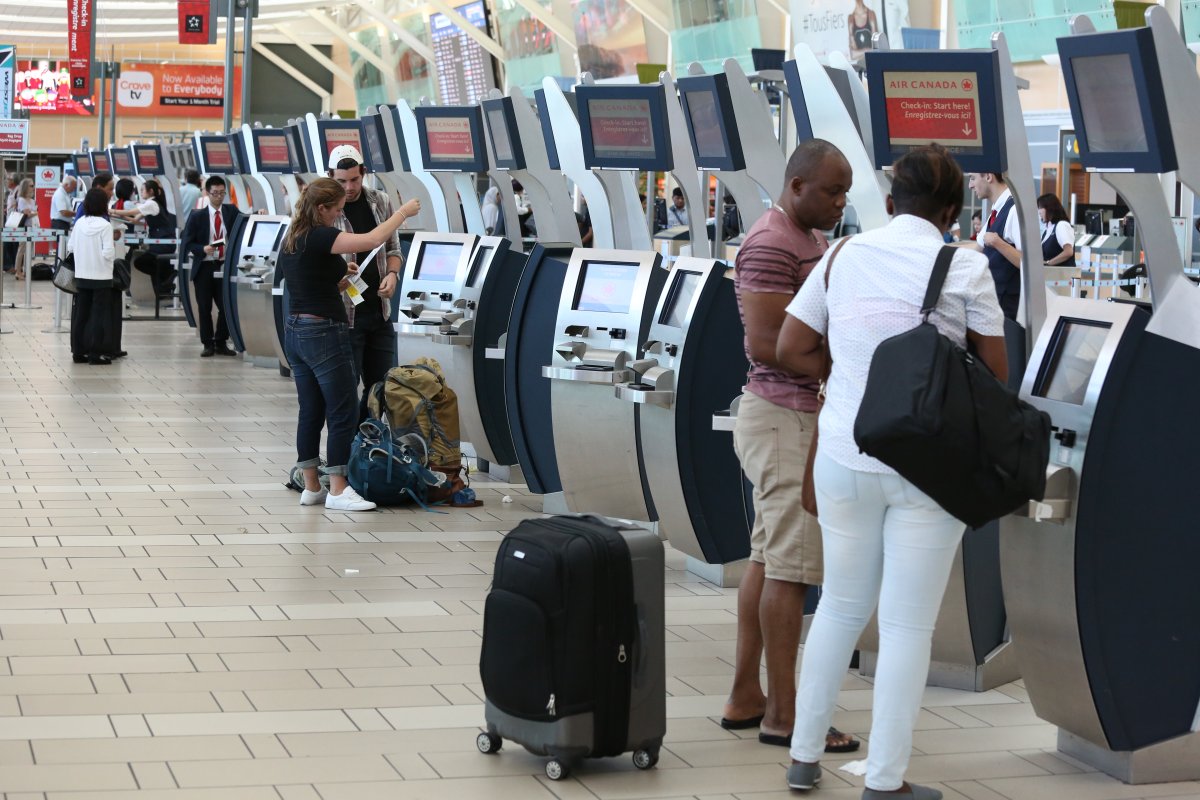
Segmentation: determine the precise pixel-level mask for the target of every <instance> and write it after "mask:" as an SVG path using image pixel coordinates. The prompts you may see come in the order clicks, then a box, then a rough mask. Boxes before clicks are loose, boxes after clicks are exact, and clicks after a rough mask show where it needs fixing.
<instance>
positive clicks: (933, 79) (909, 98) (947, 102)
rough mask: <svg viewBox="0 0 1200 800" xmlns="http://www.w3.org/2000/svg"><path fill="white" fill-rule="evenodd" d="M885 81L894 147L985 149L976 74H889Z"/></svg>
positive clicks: (889, 126)
mask: <svg viewBox="0 0 1200 800" xmlns="http://www.w3.org/2000/svg"><path fill="white" fill-rule="evenodd" d="M883 80H884V97H885V99H886V101H887V121H888V136H889V138H890V139H891V143H892V146H905V145H922V144H929V143H930V142H936V143H938V144H941V145H945V146H946V147H952V148H959V149H962V148H968V149H970V148H981V147H983V134H982V133H980V131H979V83H978V81H977V80H976V76H975V73H973V72H888V73H885V74H884V77H883Z"/></svg>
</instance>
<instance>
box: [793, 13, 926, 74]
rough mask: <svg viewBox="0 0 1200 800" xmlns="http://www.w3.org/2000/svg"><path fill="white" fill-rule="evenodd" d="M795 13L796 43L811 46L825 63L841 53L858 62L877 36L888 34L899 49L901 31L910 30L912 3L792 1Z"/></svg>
mask: <svg viewBox="0 0 1200 800" xmlns="http://www.w3.org/2000/svg"><path fill="white" fill-rule="evenodd" d="M791 12H792V39H793V44H801V43H803V44H806V45H808V46H809V47H811V48H812V51H813V52H814V53H815V54H816V56H817V58H820V59H822V60H824V57H825V56H828V55H829V54H830V53H832V52H834V51H837V52H841V53H844V54H845V55H846V57H847V58H849V59H850V60H851V61H858V60H859V59H861V58H862V56H863V53H865V52H866V51H868V50H870V49H871V37H872V36H874V35H875V34H876V33H887V36H888V44H889V45H890V46H891V47H892V49H893V50H899V49H900V48H902V47H904V39H903V37H902V36H901V33H900V29H901V28H907V27H909V20H908V0H791Z"/></svg>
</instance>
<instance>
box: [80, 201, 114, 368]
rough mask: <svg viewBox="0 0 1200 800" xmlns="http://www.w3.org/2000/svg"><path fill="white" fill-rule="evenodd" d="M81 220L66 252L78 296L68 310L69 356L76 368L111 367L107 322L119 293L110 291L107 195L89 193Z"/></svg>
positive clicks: (110, 236)
mask: <svg viewBox="0 0 1200 800" xmlns="http://www.w3.org/2000/svg"><path fill="white" fill-rule="evenodd" d="M83 214H84V216H83V217H82V218H80V219H78V220H76V222H75V224H74V225H73V226H72V227H71V236H70V238H68V239H67V252H68V253H71V254H73V255H74V256H75V283H76V286H77V289H78V291H77V293H76V295H75V305H74V306H73V307H72V309H71V354H72V355H73V356H74V359H75V363H76V364H82V363H83V362H85V361H86V362H87V363H88V364H111V363H112V356H113V351H114V350H115V349H116V348H115V332H114V331H113V330H112V324H111V322H110V320H111V318H112V316H113V304H114V303H116V302H118V297H119V294H120V293H119V292H118V291H117V290H116V289H114V288H113V258H114V252H115V251H114V247H113V227H112V223H110V222H109V221H108V219H107V215H108V193H107V192H105V191H104V190H103V189H89V190H88V193H87V194H86V195H84V198H83Z"/></svg>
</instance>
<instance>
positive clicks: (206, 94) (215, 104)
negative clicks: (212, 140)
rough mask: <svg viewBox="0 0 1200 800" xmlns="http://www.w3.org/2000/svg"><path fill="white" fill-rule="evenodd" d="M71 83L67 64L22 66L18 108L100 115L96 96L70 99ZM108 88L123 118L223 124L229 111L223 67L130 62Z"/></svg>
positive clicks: (237, 96) (237, 99) (237, 77)
mask: <svg viewBox="0 0 1200 800" xmlns="http://www.w3.org/2000/svg"><path fill="white" fill-rule="evenodd" d="M241 72H242V71H241V68H240V67H239V68H237V69H235V70H234V79H233V80H234V84H233V87H234V89H233V105H234V108H240V107H241V102H242V99H241V94H242V91H241V88H242V80H241ZM70 81H71V76H70V70H69V69H68V65H67V62H66V61H65V60H61V61H55V60H51V59H43V60H34V61H18V62H17V74H16V82H15V86H14V88H15V90H16V96H15V103H14V105H15V107H16V108H22V109H26V110H28V111H29V113H30V114H32V115H39V114H60V115H64V114H65V115H90V114H94V113H96V103H97V102H98V97H97V95H95V94H93V95H92V96H91V97H75V98H73V97H71V89H70V85H71V84H70ZM108 84H109V89H107V90H106V91H111V87H112V85H113V84H115V85H116V92H117V116H118V117H214V118H220V117H221V115H222V113H223V110H224V98H225V68H224V67H223V66H221V65H220V64H158V63H154V64H143V63H137V62H126V63H124V64H122V65H121V77H119V78H117V79H116V80H115V81H108ZM108 97H110V98H111V95H108ZM109 102H111V100H110V101H109Z"/></svg>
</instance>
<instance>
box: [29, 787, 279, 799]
mask: <svg viewBox="0 0 1200 800" xmlns="http://www.w3.org/2000/svg"><path fill="white" fill-rule="evenodd" d="M47 800H279V795H278V794H277V793H276V792H275V790H274V789H273V788H271V787H269V786H227V787H222V788H219V789H150V790H148V791H140V792H136V793H133V792H129V791H124V790H123V791H119V792H95V791H85V792H50V793H49V794H48V796H47Z"/></svg>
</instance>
